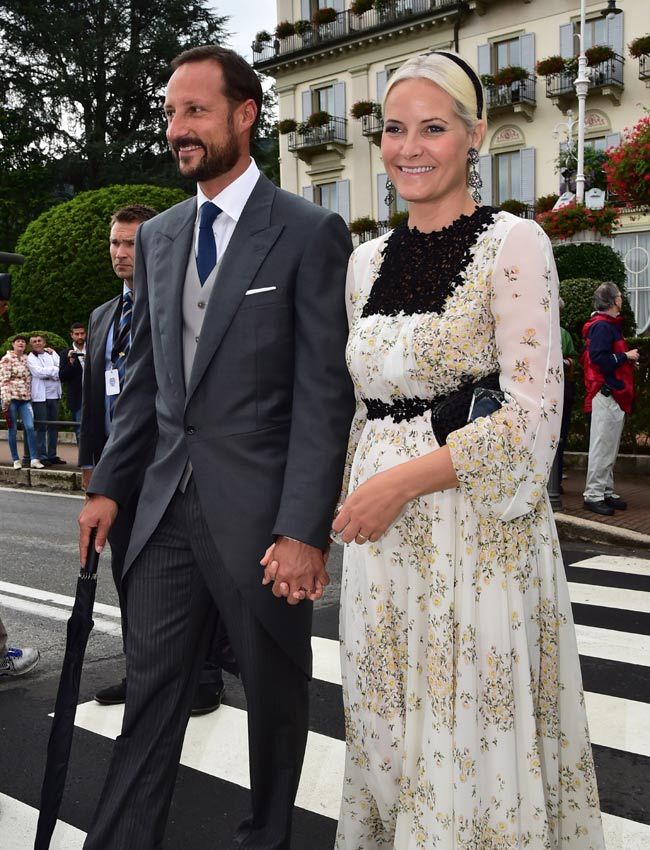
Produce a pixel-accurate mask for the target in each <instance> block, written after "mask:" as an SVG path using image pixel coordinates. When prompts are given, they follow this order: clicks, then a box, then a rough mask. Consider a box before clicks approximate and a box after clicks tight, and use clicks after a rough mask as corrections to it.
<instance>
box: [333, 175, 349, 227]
mask: <svg viewBox="0 0 650 850" xmlns="http://www.w3.org/2000/svg"><path fill="white" fill-rule="evenodd" d="M336 200H337V203H338V213H339V215H340V216H341V218H342V219H343V221H344V222H345V223H346V224H349V223H350V181H349V180H337V181H336Z"/></svg>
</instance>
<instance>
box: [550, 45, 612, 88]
mask: <svg viewBox="0 0 650 850" xmlns="http://www.w3.org/2000/svg"><path fill="white" fill-rule="evenodd" d="M624 64H625V59H624V58H623V56H619V55H618V53H616V54H615V55H614V56H613V57H612V58H611V59H605V61H604V62H599V63H598V64H597V65H593V66H591V68H590V69H589V73H590V78H589V88H590V89H594V88H597V87H599V86H619V87H620V88H623V66H624ZM577 73H578V72H577V70H576V71H561V72H560V73H559V74H549V75H548V77H547V78H546V97H560V96H561V95H573V94H575V79H576V76H577Z"/></svg>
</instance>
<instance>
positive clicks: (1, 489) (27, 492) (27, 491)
mask: <svg viewBox="0 0 650 850" xmlns="http://www.w3.org/2000/svg"><path fill="white" fill-rule="evenodd" d="M0 493H13V494H14V496H15V495H16V493H21V494H24V495H25V496H56V497H57V499H77V500H78V501H83V500H84V499H85V498H86V497H85V495H84V494H83V493H81V494H80V495H79V496H74V495H73V494H72V493H58V492H57V491H56V490H34V489H33V488H32V487H30V488H29V489H23V488H22V487H0Z"/></svg>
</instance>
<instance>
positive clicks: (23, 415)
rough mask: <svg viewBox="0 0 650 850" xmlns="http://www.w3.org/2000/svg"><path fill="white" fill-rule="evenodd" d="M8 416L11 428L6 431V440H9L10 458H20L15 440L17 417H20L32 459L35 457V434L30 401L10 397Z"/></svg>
mask: <svg viewBox="0 0 650 850" xmlns="http://www.w3.org/2000/svg"><path fill="white" fill-rule="evenodd" d="M9 418H10V419H11V428H10V429H9V431H8V432H7V441H8V442H9V451H10V452H11V458H12V460H20V455H19V454H18V443H17V442H16V425H17V424H18V420H19V419H22V422H23V428H24V429H25V442H26V443H27V446H28V447H29V456H30V457H31V458H32V459H34V458H35V457H36V434H35V433H34V414H33V412H32V405H31V402H29V401H21V400H19V399H17V398H14V399H12V400H11V402H10V404H9Z"/></svg>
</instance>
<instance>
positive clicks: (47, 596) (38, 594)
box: [0, 579, 120, 619]
mask: <svg viewBox="0 0 650 850" xmlns="http://www.w3.org/2000/svg"><path fill="white" fill-rule="evenodd" d="M71 583H72V579H71ZM0 593H9V594H11V595H12V596H19V597H21V598H24V599H35V600H37V601H39V602H47V603H49V604H50V605H60V606H63V607H64V608H66V609H68V610H67V612H66V613H67V614H68V616H69V615H70V609H71V608H72V606H73V604H74V596H64V595H63V594H61V593H52V592H50V591H49V590H41V589H40V588H38V587H27V586H25V585H23V584H12V583H11V582H9V581H0ZM93 612H94V613H95V614H103V615H105V616H106V617H117V618H118V619H119V617H120V609H119V608H118V606H117V605H105V604H103V603H102V602H95V605H94V607H93Z"/></svg>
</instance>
